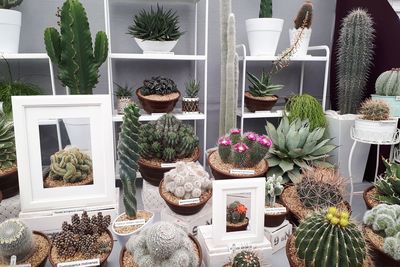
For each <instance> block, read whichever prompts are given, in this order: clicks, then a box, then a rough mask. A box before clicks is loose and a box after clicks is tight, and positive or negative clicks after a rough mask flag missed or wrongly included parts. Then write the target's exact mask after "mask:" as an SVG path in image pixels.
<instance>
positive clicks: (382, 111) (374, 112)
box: [360, 99, 390, 121]
mask: <svg viewBox="0 0 400 267" xmlns="http://www.w3.org/2000/svg"><path fill="white" fill-rule="evenodd" d="M360 114H361V115H362V116H361V118H362V119H363V120H371V121H384V120H387V119H389V116H390V108H389V106H388V104H386V103H385V102H384V101H382V100H372V99H367V100H366V101H364V102H363V103H362V104H361V108H360Z"/></svg>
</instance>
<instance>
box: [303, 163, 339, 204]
mask: <svg viewBox="0 0 400 267" xmlns="http://www.w3.org/2000/svg"><path fill="white" fill-rule="evenodd" d="M296 191H297V194H298V196H299V199H300V202H301V203H302V204H303V205H304V206H305V207H307V208H311V209H313V210H317V209H324V208H327V207H330V206H334V207H335V206H338V205H339V204H340V203H343V201H344V197H343V195H344V192H345V186H344V180H343V178H342V177H340V175H339V174H338V172H337V171H335V169H324V168H312V169H309V170H304V171H303V178H302V180H301V182H300V183H298V184H296Z"/></svg>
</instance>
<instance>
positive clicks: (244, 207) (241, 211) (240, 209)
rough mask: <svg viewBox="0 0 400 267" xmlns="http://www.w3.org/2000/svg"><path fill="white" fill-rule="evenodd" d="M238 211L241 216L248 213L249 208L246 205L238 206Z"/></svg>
mask: <svg viewBox="0 0 400 267" xmlns="http://www.w3.org/2000/svg"><path fill="white" fill-rule="evenodd" d="M236 211H237V212H239V213H240V214H243V213H246V212H247V208H246V206H245V205H243V204H238V205H237V206H236Z"/></svg>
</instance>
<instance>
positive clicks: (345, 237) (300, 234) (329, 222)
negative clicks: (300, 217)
mask: <svg viewBox="0 0 400 267" xmlns="http://www.w3.org/2000/svg"><path fill="white" fill-rule="evenodd" d="M294 243H295V248H296V254H297V257H298V258H300V259H302V260H304V261H305V266H310V267H317V266H324V267H336V266H352V267H361V266H364V262H365V260H366V256H367V246H366V243H365V240H364V238H363V235H362V233H361V231H360V230H359V229H358V227H357V225H356V224H354V223H352V222H349V213H348V212H347V211H345V212H339V211H337V210H336V208H329V209H328V212H326V213H315V214H313V215H312V216H310V217H308V218H307V219H305V220H304V221H302V222H301V223H300V225H299V227H298V228H297V231H296V232H295V242H294Z"/></svg>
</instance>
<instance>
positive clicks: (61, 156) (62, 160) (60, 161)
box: [49, 146, 92, 183]
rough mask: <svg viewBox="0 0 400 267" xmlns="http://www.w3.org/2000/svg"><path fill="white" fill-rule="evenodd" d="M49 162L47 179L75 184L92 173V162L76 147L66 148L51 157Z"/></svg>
mask: <svg viewBox="0 0 400 267" xmlns="http://www.w3.org/2000/svg"><path fill="white" fill-rule="evenodd" d="M50 161H51V165H50V172H49V177H50V178H51V179H53V180H64V182H66V183H77V182H80V181H82V180H84V179H85V178H86V177H88V176H89V175H90V174H91V173H92V160H91V159H90V157H89V156H88V155H87V154H85V153H82V152H80V150H79V148H77V147H73V146H66V147H65V148H64V149H63V150H60V151H58V152H56V153H55V154H53V155H51V156H50Z"/></svg>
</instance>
